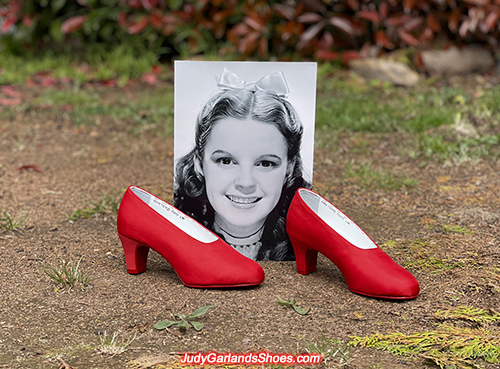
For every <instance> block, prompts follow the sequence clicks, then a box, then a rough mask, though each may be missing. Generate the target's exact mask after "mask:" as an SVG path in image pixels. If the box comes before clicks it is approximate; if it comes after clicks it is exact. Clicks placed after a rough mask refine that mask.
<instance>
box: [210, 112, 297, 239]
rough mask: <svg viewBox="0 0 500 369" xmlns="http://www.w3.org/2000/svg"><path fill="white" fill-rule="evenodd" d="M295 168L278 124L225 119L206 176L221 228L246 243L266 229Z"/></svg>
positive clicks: (214, 136)
mask: <svg viewBox="0 0 500 369" xmlns="http://www.w3.org/2000/svg"><path fill="white" fill-rule="evenodd" d="M291 170H292V165H289V163H288V158H287V146H286V142H285V138H284V137H283V136H282V135H281V133H280V132H279V131H278V129H277V128H276V127H275V126H273V125H272V124H266V123H262V122H258V121H254V120H251V119H247V120H239V119H235V118H224V119H222V120H220V121H218V122H217V123H216V124H215V125H214V127H213V128H212V131H211V133H210V136H209V137H208V140H207V143H206V146H205V154H204V157H203V168H202V172H203V175H204V177H205V186H206V192H207V196H208V200H209V201H210V204H211V205H212V207H213V208H214V210H215V221H216V223H217V224H218V225H219V226H220V227H221V228H222V229H224V230H225V231H227V232H228V233H230V234H232V235H234V236H237V237H238V236H239V237H244V236H248V235H249V234H252V233H253V232H256V231H257V230H258V229H260V227H261V226H262V225H263V224H264V222H265V220H266V217H267V215H268V214H269V213H270V212H271V210H273V208H274V207H275V206H276V204H277V203H278V200H279V198H280V196H281V190H282V187H283V184H284V183H285V180H286V176H287V175H288V174H289V173H291Z"/></svg>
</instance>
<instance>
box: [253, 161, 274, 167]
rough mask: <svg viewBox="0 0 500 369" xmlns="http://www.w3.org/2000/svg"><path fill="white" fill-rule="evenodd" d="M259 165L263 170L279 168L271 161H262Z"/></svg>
mask: <svg viewBox="0 0 500 369" xmlns="http://www.w3.org/2000/svg"><path fill="white" fill-rule="evenodd" d="M257 165H259V166H261V167H263V168H274V167H277V166H278V164H276V163H275V162H273V161H270V160H262V161H261V162H259V163H258V164H257Z"/></svg>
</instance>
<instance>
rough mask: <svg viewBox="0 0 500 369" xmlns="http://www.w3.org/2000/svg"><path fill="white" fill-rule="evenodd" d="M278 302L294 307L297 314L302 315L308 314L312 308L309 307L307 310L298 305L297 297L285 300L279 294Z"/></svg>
mask: <svg viewBox="0 0 500 369" xmlns="http://www.w3.org/2000/svg"><path fill="white" fill-rule="evenodd" d="M278 303H279V304H280V305H286V306H291V307H292V308H293V310H295V312H296V313H297V314H300V315H307V314H309V312H310V311H311V308H309V309H307V310H306V309H304V308H301V307H300V306H298V305H297V301H295V299H291V300H289V301H285V300H283V299H282V298H281V297H279V296H278Z"/></svg>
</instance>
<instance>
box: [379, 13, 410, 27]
mask: <svg viewBox="0 0 500 369" xmlns="http://www.w3.org/2000/svg"><path fill="white" fill-rule="evenodd" d="M410 19H411V17H410V16H408V15H402V14H398V15H393V16H392V17H389V18H387V19H386V20H385V22H384V23H385V24H387V25H388V26H394V27H401V26H403V25H404V24H405V23H406V22H408V21H410Z"/></svg>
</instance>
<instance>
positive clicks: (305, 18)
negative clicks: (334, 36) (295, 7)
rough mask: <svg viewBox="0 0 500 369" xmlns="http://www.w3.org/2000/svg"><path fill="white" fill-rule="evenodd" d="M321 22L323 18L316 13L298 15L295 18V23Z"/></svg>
mask: <svg viewBox="0 0 500 369" xmlns="http://www.w3.org/2000/svg"><path fill="white" fill-rule="evenodd" d="M322 20H323V16H322V15H321V14H318V13H304V14H302V15H299V16H298V17H297V21H299V22H300V23H306V24H309V23H318V22H321V21H322Z"/></svg>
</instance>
